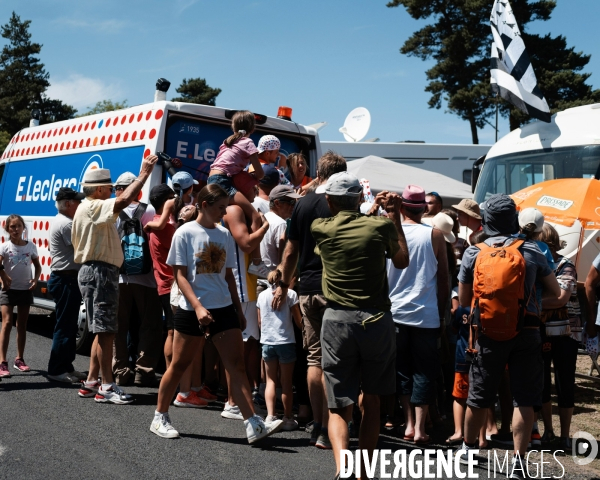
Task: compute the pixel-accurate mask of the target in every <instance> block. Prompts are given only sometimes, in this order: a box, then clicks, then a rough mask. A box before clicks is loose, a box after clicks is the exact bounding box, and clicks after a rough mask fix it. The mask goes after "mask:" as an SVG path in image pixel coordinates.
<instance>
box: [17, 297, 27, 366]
mask: <svg viewBox="0 0 600 480" xmlns="http://www.w3.org/2000/svg"><path fill="white" fill-rule="evenodd" d="M28 319H29V305H21V306H19V307H17V358H24V355H25V341H26V340H27V320H28Z"/></svg>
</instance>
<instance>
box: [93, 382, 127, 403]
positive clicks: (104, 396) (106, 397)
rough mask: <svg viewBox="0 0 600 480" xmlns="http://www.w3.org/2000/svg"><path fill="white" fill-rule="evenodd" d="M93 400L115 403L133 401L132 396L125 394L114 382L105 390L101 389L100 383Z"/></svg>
mask: <svg viewBox="0 0 600 480" xmlns="http://www.w3.org/2000/svg"><path fill="white" fill-rule="evenodd" d="M95 400H96V401H97V402H98V403H115V404H117V405H127V404H129V403H132V402H133V398H132V396H131V395H127V394H126V393H125V392H124V391H123V390H121V388H120V387H118V386H117V384H115V383H113V384H112V385H111V386H110V387H108V389H107V390H103V389H102V385H100V388H99V389H98V393H96V397H95Z"/></svg>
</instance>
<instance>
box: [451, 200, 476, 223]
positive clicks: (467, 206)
mask: <svg viewBox="0 0 600 480" xmlns="http://www.w3.org/2000/svg"><path fill="white" fill-rule="evenodd" d="M452 207H454V208H455V209H456V210H460V211H461V212H463V213H466V214H467V215H468V216H469V217H473V218H476V219H477V220H481V209H480V208H479V205H478V204H477V202H476V201H474V200H471V199H469V198H463V199H462V200H461V201H460V203H459V204H458V205H452Z"/></svg>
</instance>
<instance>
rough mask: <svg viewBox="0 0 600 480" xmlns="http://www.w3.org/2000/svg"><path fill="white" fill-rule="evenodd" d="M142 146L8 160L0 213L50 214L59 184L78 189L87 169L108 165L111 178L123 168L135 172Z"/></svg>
mask: <svg viewBox="0 0 600 480" xmlns="http://www.w3.org/2000/svg"><path fill="white" fill-rule="evenodd" d="M143 155H144V146H138V147H128V148H118V149H112V150H99V151H97V152H87V153H75V154H72V155H61V156H56V157H44V158H36V159H32V160H19V161H12V162H9V163H7V164H6V170H5V171H4V178H3V182H2V183H3V184H4V189H3V192H2V202H1V204H0V215H9V214H11V213H18V214H20V215H37V216H54V215H56V207H55V205H54V199H55V198H56V194H57V192H58V189H59V188H60V187H70V188H72V189H73V190H81V188H80V184H81V182H82V181H83V176H84V175H85V173H86V172H87V171H88V170H93V169H95V168H108V169H109V170H110V174H111V177H112V180H113V182H114V181H115V180H116V179H117V177H118V176H119V175H121V174H122V173H124V172H127V171H129V172H133V173H134V174H136V175H137V173H138V172H139V171H140V165H141V163H142V158H143Z"/></svg>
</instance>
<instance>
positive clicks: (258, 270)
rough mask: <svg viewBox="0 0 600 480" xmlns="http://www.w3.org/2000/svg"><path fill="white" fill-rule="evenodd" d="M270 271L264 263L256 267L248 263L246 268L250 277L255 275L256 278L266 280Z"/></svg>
mask: <svg viewBox="0 0 600 480" xmlns="http://www.w3.org/2000/svg"><path fill="white" fill-rule="evenodd" d="M270 272H271V270H269V268H268V267H267V266H266V265H265V262H260V263H259V264H258V265H255V264H254V263H250V266H249V267H248V273H249V274H250V275H256V276H257V277H258V278H267V277H268V276H269V273H270Z"/></svg>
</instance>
